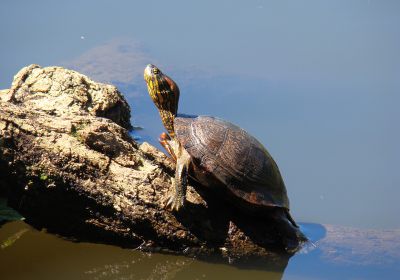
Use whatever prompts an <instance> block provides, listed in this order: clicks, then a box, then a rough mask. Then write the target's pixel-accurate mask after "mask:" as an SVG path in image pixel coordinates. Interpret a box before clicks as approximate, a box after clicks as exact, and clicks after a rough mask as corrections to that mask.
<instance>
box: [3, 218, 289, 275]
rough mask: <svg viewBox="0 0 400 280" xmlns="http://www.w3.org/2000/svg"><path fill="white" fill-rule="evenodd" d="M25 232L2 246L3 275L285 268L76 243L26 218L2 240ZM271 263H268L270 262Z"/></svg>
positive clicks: (10, 227)
mask: <svg viewBox="0 0 400 280" xmlns="http://www.w3.org/2000/svg"><path fill="white" fill-rule="evenodd" d="M20 232H24V234H23V235H21V236H19V237H20V238H19V239H15V241H14V242H13V244H10V246H7V247H5V248H4V250H0V271H1V279H2V280H6V279H7V280H8V279H13V280H18V279H31V278H37V279H43V280H46V279H61V280H62V279H99V280H103V279H104V280H105V279H147V280H150V279H154V280H156V279H165V280H167V279H244V278H246V277H250V278H251V279H265V278H267V279H281V278H282V275H283V271H267V270H265V269H263V267H260V269H254V268H253V269H243V268H240V267H236V266H231V265H227V264H218V263H211V262H208V261H207V262H205V261H199V260H196V259H193V258H187V257H183V256H174V255H163V254H150V253H144V252H139V251H134V250H130V249H122V248H118V247H115V246H108V245H101V244H90V243H75V242H71V241H67V240H64V239H62V238H60V237H57V236H55V235H52V234H48V233H46V232H45V231H37V230H35V229H34V228H31V227H30V226H29V225H27V224H26V223H24V222H22V221H16V222H9V223H7V224H5V225H3V226H2V227H1V228H0V240H1V241H2V240H7V239H10V236H15V234H16V233H20ZM264 268H265V263H264Z"/></svg>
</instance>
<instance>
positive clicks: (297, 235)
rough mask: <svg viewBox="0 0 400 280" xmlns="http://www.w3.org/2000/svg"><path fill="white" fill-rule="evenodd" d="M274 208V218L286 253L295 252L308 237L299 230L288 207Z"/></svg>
mask: <svg viewBox="0 0 400 280" xmlns="http://www.w3.org/2000/svg"><path fill="white" fill-rule="evenodd" d="M276 210H277V211H276V212H275V215H274V218H275V220H276V223H277V228H278V234H279V236H280V238H281V241H282V244H283V246H284V247H285V250H286V251H287V252H288V253H295V252H296V251H298V250H299V249H301V247H302V244H304V243H305V242H307V241H308V238H307V237H306V236H305V235H304V233H302V232H301V231H300V228H299V226H298V225H297V223H296V222H295V221H294V219H293V218H292V216H291V215H290V213H289V210H288V209H285V208H278V209H276Z"/></svg>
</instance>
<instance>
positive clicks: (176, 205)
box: [163, 195, 184, 212]
mask: <svg viewBox="0 0 400 280" xmlns="http://www.w3.org/2000/svg"><path fill="white" fill-rule="evenodd" d="M163 202H164V208H165V209H167V210H170V211H173V212H179V210H180V209H181V208H182V207H183V205H184V200H183V199H179V198H178V197H176V196H173V195H171V196H168V197H166V198H165V199H164V201H163Z"/></svg>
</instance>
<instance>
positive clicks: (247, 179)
mask: <svg viewBox="0 0 400 280" xmlns="http://www.w3.org/2000/svg"><path fill="white" fill-rule="evenodd" d="M174 129H175V134H176V137H177V139H178V141H179V142H180V143H181V144H182V146H183V147H184V148H185V149H186V150H187V151H188V153H189V154H190V156H191V157H192V159H193V160H192V162H193V163H194V164H196V166H197V167H199V168H200V169H202V170H204V171H206V172H209V173H211V174H212V175H214V176H215V177H216V178H217V179H218V180H219V181H220V182H221V183H222V184H223V185H224V186H226V187H227V188H228V189H229V190H230V191H231V192H232V193H233V194H234V195H235V196H237V197H240V198H242V199H244V200H246V201H247V202H250V203H252V204H255V205H260V206H267V207H284V208H287V209H289V199H288V197H287V192H286V187H285V184H284V182H283V179H282V176H281V174H280V172H279V169H278V166H277V165H276V163H275V161H274V160H273V158H272V157H271V155H270V154H269V153H268V151H267V150H266V149H265V148H264V146H263V145H262V144H261V143H260V142H259V141H258V140H257V139H255V138H254V137H253V136H251V135H250V134H249V133H247V132H246V131H245V130H243V129H241V128H240V127H238V126H236V125H234V124H232V123H230V122H227V121H224V120H221V119H219V118H215V117H209V116H178V117H177V118H175V122H174Z"/></svg>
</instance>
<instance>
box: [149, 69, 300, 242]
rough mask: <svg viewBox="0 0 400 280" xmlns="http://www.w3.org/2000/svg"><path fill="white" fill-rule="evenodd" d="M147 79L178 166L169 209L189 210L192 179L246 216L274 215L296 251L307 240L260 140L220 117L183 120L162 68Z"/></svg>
mask: <svg viewBox="0 0 400 280" xmlns="http://www.w3.org/2000/svg"><path fill="white" fill-rule="evenodd" d="M144 79H145V81H146V83H147V89H148V92H149V95H150V97H151V99H152V100H153V102H154V104H155V105H156V107H157V109H158V111H159V114H160V117H161V120H162V122H163V125H164V127H165V128H166V130H167V132H168V134H167V133H165V132H163V133H162V134H161V135H160V138H159V141H160V144H161V145H162V146H163V147H164V148H165V150H166V151H167V152H168V153H169V155H170V156H171V157H172V158H173V160H174V161H175V162H176V170H175V177H174V180H173V191H172V195H170V196H168V197H167V198H166V199H165V207H166V208H168V209H169V210H171V211H177V212H178V211H181V210H182V209H184V206H185V202H186V190H187V183H188V176H189V175H190V177H192V178H193V179H195V180H196V181H197V182H199V183H200V185H202V186H204V187H206V188H208V189H214V190H220V191H221V190H223V191H224V192H222V193H227V194H228V197H229V199H230V200H231V201H232V202H233V203H234V204H238V205H240V206H244V207H243V208H245V209H246V210H249V211H252V212H257V213H268V214H269V215H271V216H272V217H273V218H274V221H276V223H277V224H278V227H277V228H279V229H280V230H281V231H282V232H283V233H285V235H286V236H287V237H285V238H284V239H285V240H284V243H285V244H284V245H285V247H286V248H292V249H293V247H296V248H297V246H298V244H299V243H300V241H306V240H307V238H306V237H305V235H304V234H302V232H301V231H300V229H299V226H298V225H297V223H296V222H295V221H294V219H293V218H292V216H291V215H290V212H289V198H288V195H287V190H286V186H285V183H284V181H283V178H282V176H281V173H280V171H279V168H278V166H277V164H276V162H275V161H274V159H273V158H272V156H271V155H270V154H269V152H268V151H267V149H266V148H265V147H264V146H263V145H262V144H261V143H260V142H259V141H258V140H257V139H256V138H255V137H253V136H252V135H250V134H249V133H248V132H246V131H245V130H244V129H242V128H240V127H239V126H237V125H235V124H232V123H230V122H228V121H225V120H223V119H220V118H217V117H213V116H202V115H200V116H193V115H185V114H178V105H179V104H178V102H179V96H180V91H179V87H178V85H177V84H176V83H175V82H174V81H173V80H172V79H171V78H170V77H168V76H167V75H165V74H164V73H163V72H161V70H160V69H159V68H158V67H157V66H155V65H152V64H149V65H147V66H146V68H145V70H144ZM282 235H283V234H282ZM293 244H295V245H293Z"/></svg>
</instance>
